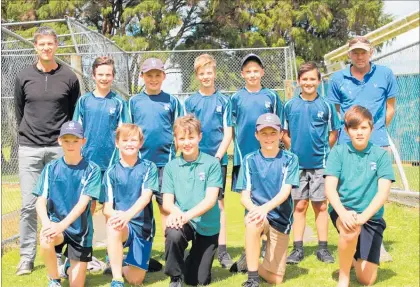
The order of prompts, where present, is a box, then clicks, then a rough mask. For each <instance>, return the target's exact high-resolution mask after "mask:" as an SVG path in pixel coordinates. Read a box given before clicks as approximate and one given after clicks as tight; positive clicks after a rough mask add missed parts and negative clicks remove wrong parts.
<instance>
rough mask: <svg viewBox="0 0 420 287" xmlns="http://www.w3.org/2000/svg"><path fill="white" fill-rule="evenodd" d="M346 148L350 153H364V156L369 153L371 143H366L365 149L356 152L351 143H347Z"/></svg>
mask: <svg viewBox="0 0 420 287" xmlns="http://www.w3.org/2000/svg"><path fill="white" fill-rule="evenodd" d="M347 148H348V149H349V151H350V152H353V153H365V154H369V153H370V150H371V149H372V143H371V142H368V145H367V147H365V149H364V150H357V149H355V148H354V146H353V145H352V143H351V142H348V143H347Z"/></svg>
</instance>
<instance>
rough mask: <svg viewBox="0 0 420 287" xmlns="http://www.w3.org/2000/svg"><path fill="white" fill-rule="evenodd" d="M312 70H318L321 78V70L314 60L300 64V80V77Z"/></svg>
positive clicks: (319, 78)
mask: <svg viewBox="0 0 420 287" xmlns="http://www.w3.org/2000/svg"><path fill="white" fill-rule="evenodd" d="M312 70H316V72H317V75H318V80H321V72H320V71H319V69H318V66H317V64H316V63H315V62H312V61H310V62H306V63H303V64H302V65H300V67H299V71H298V80H300V77H301V76H302V75H303V74H304V73H306V72H309V71H312Z"/></svg>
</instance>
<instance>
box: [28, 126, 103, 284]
mask: <svg viewBox="0 0 420 287" xmlns="http://www.w3.org/2000/svg"><path fill="white" fill-rule="evenodd" d="M58 143H59V144H60V146H61V147H62V149H63V152H64V156H63V157H62V158H59V159H57V160H54V161H52V162H50V163H48V164H47V165H46V166H45V168H44V169H43V171H42V174H41V176H40V177H39V180H38V182H37V185H36V187H35V190H34V192H33V194H34V195H35V196H37V197H38V199H37V202H36V210H37V213H38V216H39V218H40V219H41V222H42V228H41V232H40V249H41V256H42V258H43V260H44V263H45V266H46V268H47V274H48V278H49V285H48V286H50V287H57V286H61V283H60V279H59V272H58V268H57V257H56V252H59V253H61V251H62V249H63V247H64V245H67V248H66V251H65V253H64V255H65V256H66V257H67V258H69V259H70V268H69V269H68V272H67V273H68V275H69V283H70V286H84V285H85V278H86V268H87V263H88V262H89V261H91V259H92V237H93V225H92V214H91V211H90V204H91V200H97V199H98V198H99V196H100V192H101V170H100V168H99V166H97V165H96V164H95V163H93V162H91V161H87V160H86V159H84V158H83V157H82V156H81V149H82V146H83V145H84V144H85V143H86V139H85V138H84V135H83V127H82V126H81V125H80V124H79V123H78V122H74V121H70V122H66V123H65V124H63V126H62V127H61V131H60V136H59V138H58Z"/></svg>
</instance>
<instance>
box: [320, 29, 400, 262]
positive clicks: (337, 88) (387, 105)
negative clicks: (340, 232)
mask: <svg viewBox="0 0 420 287" xmlns="http://www.w3.org/2000/svg"><path fill="white" fill-rule="evenodd" d="M372 54H373V47H372V46H371V44H370V42H369V40H368V39H367V38H365V37H362V36H358V37H355V38H353V39H352V40H350V41H349V50H348V55H349V58H350V60H351V64H350V65H348V66H347V67H346V68H345V69H343V70H341V71H338V72H336V73H334V74H333V75H332V77H331V80H330V84H329V88H328V94H327V100H328V101H330V102H331V103H333V104H335V107H336V109H337V113H339V114H340V115H341V118H342V119H343V118H344V114H345V112H346V111H347V110H348V109H349V108H350V107H352V106H354V105H360V106H363V107H365V108H367V109H368V110H369V112H371V114H372V116H373V123H374V128H373V131H372V135H371V137H370V141H371V142H372V143H373V144H376V145H378V146H381V147H384V148H386V149H387V150H388V149H389V148H388V147H389V141H388V135H387V131H386V127H387V126H388V125H389V124H390V123H391V120H392V118H393V116H394V113H395V103H396V99H395V97H396V96H397V94H398V84H397V81H396V79H395V76H394V74H393V72H392V71H391V69H389V68H388V67H385V66H381V65H376V64H374V63H372V62H371V61H370V58H371V56H372ZM349 141H350V139H349V137H348V135H347V133H346V132H345V131H344V128H343V127H342V128H341V130H340V134H339V138H338V142H339V144H343V143H346V142H349ZM391 260H392V257H391V256H390V255H389V254H388V253H387V252H386V250H385V248H384V246H383V245H382V248H381V262H385V261H391Z"/></svg>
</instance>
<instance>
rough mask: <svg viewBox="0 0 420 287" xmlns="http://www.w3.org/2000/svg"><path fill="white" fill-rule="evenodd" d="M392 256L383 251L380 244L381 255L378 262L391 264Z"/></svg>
mask: <svg viewBox="0 0 420 287" xmlns="http://www.w3.org/2000/svg"><path fill="white" fill-rule="evenodd" d="M391 261H392V256H391V254H389V253H388V251H386V250H385V246H384V245H383V244H381V254H380V257H379V262H391Z"/></svg>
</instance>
